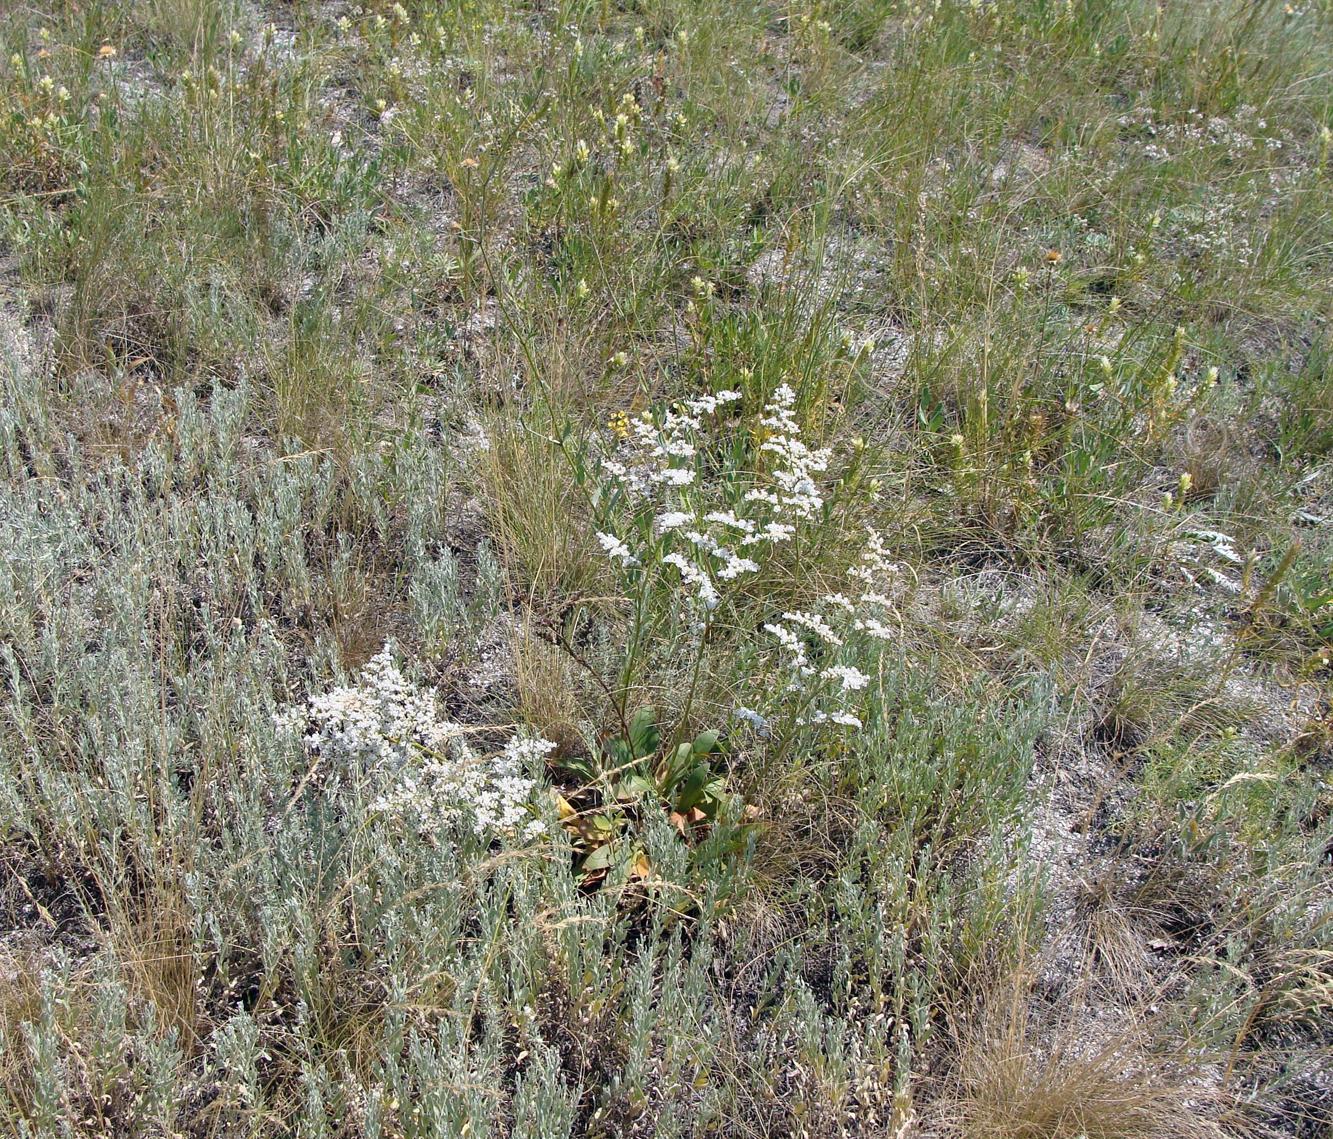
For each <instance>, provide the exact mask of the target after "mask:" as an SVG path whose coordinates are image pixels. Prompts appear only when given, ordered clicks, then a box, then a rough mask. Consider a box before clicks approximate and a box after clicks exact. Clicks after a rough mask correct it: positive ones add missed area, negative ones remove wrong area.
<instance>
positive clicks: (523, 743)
mask: <svg viewBox="0 0 1333 1139" xmlns="http://www.w3.org/2000/svg"><path fill="white" fill-rule="evenodd" d="M275 721H276V723H277V725H278V727H279V729H280V730H284V731H288V732H292V733H294V734H299V735H300V737H301V744H302V746H303V747H304V748H305V749H306V750H307V751H308V752H309V753H310V755H311V756H312V758H313V759H314V761H315V763H314V765H312V767H311V772H312V773H313V772H315V770H316V769H317V768H318V767H324V768H325V769H326V770H330V769H331V770H333V771H334V772H336V773H337V775H338V776H346V777H350V778H363V779H366V780H368V781H369V785H370V790H371V810H372V812H373V813H374V814H375V815H376V816H378V817H380V818H383V819H386V820H389V821H390V822H391V823H393V824H395V825H398V826H402V827H404V828H407V829H409V830H413V831H416V832H418V833H420V834H423V835H432V836H441V835H446V834H453V835H455V836H459V837H461V836H471V837H473V838H475V839H479V840H481V841H483V842H485V843H489V842H491V841H493V840H496V839H505V840H509V841H520V842H521V841H524V840H529V839H532V838H535V837H536V836H538V835H539V834H541V833H542V832H543V831H544V830H545V824H544V823H543V822H542V820H541V818H540V812H539V810H538V808H537V805H536V803H535V801H534V792H535V791H536V789H537V786H538V779H537V778H536V777H534V776H533V775H532V774H531V772H532V771H533V770H534V769H540V767H541V765H542V764H543V763H544V761H545V757H546V756H547V755H548V754H549V753H550V752H551V751H552V750H553V749H554V748H555V744H553V743H551V742H550V741H549V740H544V739H540V738H535V737H531V736H527V735H523V734H515V735H513V736H511V737H510V739H509V740H508V741H507V742H506V743H505V744H504V746H503V747H502V748H501V749H500V751H499V752H498V753H495V754H491V755H484V754H478V753H477V752H476V750H474V748H473V747H472V746H471V745H470V744H469V743H468V739H467V736H468V734H469V732H468V729H467V728H465V727H464V726H463V725H461V724H457V723H454V722H452V721H450V720H446V719H442V718H441V716H440V714H439V708H438V704H437V701H436V697H435V694H434V693H433V692H431V691H430V690H429V689H427V688H424V687H422V686H421V685H418V684H416V683H414V682H413V681H411V680H409V679H408V678H407V677H406V676H405V675H404V674H403V672H402V671H401V669H400V668H399V667H398V664H397V663H396V661H395V659H394V650H393V646H392V645H386V646H385V647H384V649H383V650H382V651H381V652H380V653H378V654H377V655H376V656H374V657H372V658H371V659H370V661H369V662H367V664H366V665H365V667H364V668H362V670H361V672H360V673H359V675H358V676H357V678H356V683H354V684H350V685H343V686H340V687H337V688H334V689H331V690H330V691H328V692H325V693H322V694H318V695H314V696H311V697H310V698H309V699H308V700H306V701H305V703H303V704H296V705H292V706H291V707H288V708H286V709H284V710H283V711H282V712H280V713H278V715H277V716H276V717H275Z"/></svg>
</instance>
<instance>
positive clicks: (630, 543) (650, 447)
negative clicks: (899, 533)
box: [598, 384, 895, 736]
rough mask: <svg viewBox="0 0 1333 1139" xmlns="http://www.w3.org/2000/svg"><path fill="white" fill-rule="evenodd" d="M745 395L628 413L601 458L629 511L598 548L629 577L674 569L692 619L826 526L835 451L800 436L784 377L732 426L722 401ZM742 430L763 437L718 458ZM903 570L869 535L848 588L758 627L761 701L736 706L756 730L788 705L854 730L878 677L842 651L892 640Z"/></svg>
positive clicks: (703, 621)
mask: <svg viewBox="0 0 1333 1139" xmlns="http://www.w3.org/2000/svg"><path fill="white" fill-rule="evenodd" d="M740 399H741V396H740V393H739V392H734V391H723V392H719V393H717V394H716V395H705V396H700V397H698V398H695V399H691V400H688V401H686V402H685V403H683V404H682V405H681V406H680V407H679V408H677V409H673V410H670V411H668V412H666V413H665V414H664V415H662V416H661V417H660V418H656V417H654V416H653V415H652V414H651V413H644V414H643V415H640V416H638V417H636V418H635V419H633V420H628V421H622V423H621V425H620V432H619V433H620V434H621V436H622V438H623V442H622V444H621V445H620V446H619V447H618V448H617V450H616V452H615V454H614V455H612V456H610V457H607V458H604V459H603V460H602V462H601V465H600V472H601V474H602V476H603V478H604V481H605V482H606V483H607V484H608V485H609V486H611V487H613V488H616V489H618V490H619V491H621V492H622V493H621V494H620V495H618V496H613V497H612V501H613V502H614V503H615V504H616V505H618V506H619V507H620V508H621V509H620V510H619V511H618V512H615V511H611V512H608V515H607V518H606V521H608V522H610V523H611V525H610V526H608V528H607V529H604V530H602V531H600V532H599V533H598V540H599V541H600V542H601V544H602V548H603V550H604V551H605V552H606V554H607V556H608V558H610V559H611V561H612V562H613V563H616V564H617V565H618V566H619V567H621V569H622V571H623V572H624V573H625V574H626V575H627V577H629V578H630V579H631V580H632V581H635V582H640V583H641V582H642V581H643V578H642V576H641V575H643V574H645V573H648V574H651V573H654V572H662V573H664V574H666V580H667V581H669V582H671V583H673V584H674V585H675V586H676V587H677V588H678V589H679V591H680V593H681V595H682V599H683V601H684V607H685V609H686V611H687V613H692V614H693V615H694V619H695V623H696V628H703V627H705V626H706V625H707V623H708V622H709V621H711V620H712V614H713V613H714V611H715V610H716V609H717V607H718V605H719V604H720V602H721V600H722V598H723V595H724V593H725V591H726V590H727V588H728V587H729V586H730V585H731V584H732V583H733V582H736V581H737V580H738V579H741V578H744V577H746V576H749V575H756V574H759V572H760V570H761V569H762V568H763V562H764V559H765V556H766V555H769V556H771V554H772V552H773V550H774V549H775V547H777V546H778V545H779V544H781V543H785V542H789V541H792V540H793V539H795V538H797V536H798V535H799V534H800V533H801V532H802V531H803V530H805V529H807V528H813V527H815V526H816V525H818V523H819V522H820V521H821V520H822V518H823V515H824V512H825V498H824V493H823V490H822V489H821V487H820V484H819V481H818V476H820V475H822V474H823V473H824V472H825V471H827V470H828V467H829V463H830V460H831V452H830V451H829V450H828V449H827V448H819V449H815V448H811V447H809V446H808V445H807V444H806V443H805V442H804V441H803V440H802V438H801V428H800V425H799V423H798V422H797V420H796V414H795V406H796V394H795V392H793V391H792V389H791V388H790V387H789V386H787V385H786V384H784V385H782V386H781V387H779V388H778V389H777V391H776V392H774V393H773V396H772V398H771V399H770V400H769V402H768V403H767V404H766V405H765V407H764V409H763V412H762V414H761V415H760V416H759V418H758V421H757V423H754V424H750V425H744V424H737V423H733V424H732V425H730V427H731V430H730V431H728V430H726V426H727V425H724V423H723V421H722V415H723V409H724V408H725V407H726V406H727V405H729V404H734V403H736V402H737V401H739V400H740ZM742 426H748V429H749V431H750V433H751V436H752V438H754V439H757V440H758V446H757V447H756V448H754V449H753V450H750V451H748V452H746V453H747V454H748V456H749V459H748V462H744V463H742V464H741V465H740V467H739V468H737V466H735V465H732V466H727V465H726V464H725V463H724V462H723V461H722V459H721V456H723V455H725V454H730V455H733V456H734V455H736V454H737V453H739V452H740V451H742V450H743V448H738V447H736V446H734V445H733V444H734V443H735V440H736V435H735V431H736V428H737V427H742ZM894 569H895V567H894V566H892V565H891V564H890V562H889V560H888V555H887V552H886V550H885V546H884V543H883V540H882V539H881V537H880V535H879V534H878V533H876V532H874V531H870V532H868V533H867V536H866V539H865V543H864V545H863V547H862V553H861V555H860V558H859V559H858V561H857V562H856V564H854V565H853V566H852V567H851V568H850V569H849V571H848V574H849V579H850V581H851V584H852V595H851V596H848V595H845V594H842V593H830V594H827V595H825V596H822V597H820V598H819V599H818V600H817V602H816V603H815V604H814V605H813V607H812V608H811V609H809V610H788V611H785V612H783V613H782V617H781V620H780V621H769V622H767V623H765V624H763V626H762V630H763V632H765V633H767V634H768V635H769V638H771V640H770V641H769V642H768V643H767V645H765V646H762V647H761V648H760V650H759V655H760V657H761V658H765V659H766V667H764V668H763V669H762V672H763V673H764V675H763V677H762V681H761V683H762V686H763V688H764V691H765V693H766V696H765V699H764V700H763V701H761V703H763V704H764V706H765V707H764V710H763V711H760V710H758V709H755V708H749V707H744V706H740V707H737V708H736V709H735V715H736V716H737V718H739V719H740V720H742V721H744V722H745V723H747V724H749V725H750V726H751V727H752V728H754V730H755V731H756V732H758V733H759V734H760V735H761V736H766V735H768V734H770V732H771V726H770V725H771V718H772V717H773V716H774V715H777V716H782V715H783V711H784V709H785V710H786V712H788V713H789V714H788V715H786V716H785V719H786V722H787V726H789V727H795V726H801V725H807V724H825V723H828V724H836V725H840V726H845V727H859V726H860V724H861V721H860V719H859V718H858V717H857V716H856V715H855V714H854V713H853V712H852V711H851V710H850V705H851V704H852V702H853V701H855V700H856V699H857V696H856V694H857V693H859V692H861V691H862V690H864V689H865V688H866V687H867V685H868V684H869V679H870V678H869V677H868V676H866V675H865V674H864V673H863V672H861V671H860V670H859V669H858V668H857V667H856V666H855V665H854V664H853V663H851V662H850V659H848V660H840V659H838V654H839V653H842V652H843V651H844V649H846V648H847V646H848V644H849V641H850V640H856V641H859V642H861V643H862V644H864V642H865V641H867V640H871V641H873V640H887V639H889V637H890V635H891V632H890V629H889V626H888V625H887V624H886V620H887V617H888V610H889V608H890V606H891V602H890V599H889V597H888V596H887V595H886V594H885V593H884V592H883V591H882V590H883V589H884V588H886V586H885V582H886V581H888V580H889V579H890V578H891V577H892V575H893V572H894ZM755 588H756V587H755V586H751V587H750V592H751V593H753V592H754V590H755ZM759 588H761V589H762V587H759ZM845 655H847V656H848V657H849V658H850V657H851V655H852V653H851V650H850V649H847V652H846V654H845ZM814 661H817V662H818V663H812V662H814ZM756 679H758V678H756ZM775 680H776V681H777V683H776V685H775V684H773V683H772V682H773V681H775ZM776 704H781V705H782V707H776V706H775V705H776Z"/></svg>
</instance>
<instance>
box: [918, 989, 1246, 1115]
mask: <svg viewBox="0 0 1333 1139" xmlns="http://www.w3.org/2000/svg"><path fill="white" fill-rule="evenodd" d="M1097 1013H1098V1010H1097V1009H1096V1008H1094V1007H1092V1006H1091V1005H1090V1004H1089V1003H1087V1002H1086V1001H1084V1000H1081V999H1078V1000H1075V1001H1073V1002H1072V1003H1071V1004H1069V1005H1067V1006H1066V1007H1064V1008H1055V1007H1052V1006H1050V1005H1047V1004H1046V1003H1045V1002H1044V1001H1043V1000H1042V999H1041V998H1040V997H1039V995H1038V994H1037V992H1036V991H1035V986H1034V979H1033V977H1032V975H1031V974H1030V973H1028V972H1025V971H1021V970H1020V971H1018V972H1016V973H1014V974H1013V975H1011V976H1009V977H1008V978H1006V979H1005V980H1003V981H1002V982H1000V983H999V984H998V985H996V986H995V987H994V988H993V989H992V990H991V991H990V992H989V994H988V995H987V996H986V998H985V1000H984V1003H983V1005H982V1007H981V1009H980V1011H979V1012H978V1013H977V1014H976V1018H975V1020H973V1021H972V1022H971V1023H962V1024H960V1025H959V1030H958V1034H957V1048H956V1051H955V1053H954V1055H953V1057H952V1066H951V1070H950V1072H949V1075H948V1076H947V1078H946V1080H945V1083H944V1087H943V1089H942V1093H943V1094H942V1095H941V1096H940V1098H939V1099H938V1100H937V1102H936V1105H935V1109H934V1110H935V1114H936V1116H937V1120H938V1125H939V1128H940V1130H941V1132H942V1133H943V1134H946V1135H949V1136H952V1137H956V1139H1152V1137H1162V1139H1166V1137H1167V1136H1171V1137H1173V1139H1182V1137H1191V1136H1200V1137H1202V1136H1216V1135H1219V1134H1220V1131H1219V1130H1218V1128H1217V1127H1216V1125H1215V1124H1214V1123H1213V1122H1212V1121H1211V1119H1210V1118H1209V1115H1208V1112H1207V1110H1206V1100H1207V1098H1208V1095H1209V1093H1208V1090H1207V1089H1206V1087H1205V1086H1204V1085H1203V1084H1202V1083H1201V1082H1199V1081H1197V1080H1192V1079H1191V1073H1190V1070H1189V1067H1188V1065H1185V1064H1183V1063H1180V1062H1178V1061H1176V1060H1173V1059H1172V1058H1169V1057H1163V1056H1162V1055H1161V1054H1159V1053H1158V1052H1157V1051H1155V1050H1154V1049H1153V1047H1152V1043H1151V1034H1150V1032H1149V1031H1148V1030H1147V1028H1146V1026H1144V1025H1142V1024H1139V1023H1137V1022H1136V1021H1135V1019H1134V1017H1133V1014H1132V1013H1131V1014H1129V1015H1128V1016H1124V1015H1122V1014H1121V1013H1119V1012H1117V1015H1116V1019H1115V1020H1114V1021H1112V1022H1106V1021H1104V1020H1103V1019H1101V1018H1099V1017H1098V1015H1097Z"/></svg>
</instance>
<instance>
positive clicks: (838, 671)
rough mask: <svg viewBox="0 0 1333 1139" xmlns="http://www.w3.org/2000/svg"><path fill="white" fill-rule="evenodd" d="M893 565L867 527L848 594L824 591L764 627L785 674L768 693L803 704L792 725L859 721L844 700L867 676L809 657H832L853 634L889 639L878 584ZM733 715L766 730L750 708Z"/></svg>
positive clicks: (852, 725)
mask: <svg viewBox="0 0 1333 1139" xmlns="http://www.w3.org/2000/svg"><path fill="white" fill-rule="evenodd" d="M897 569H898V567H897V566H895V565H894V564H893V563H891V562H890V561H889V557H888V551H887V550H886V549H885V547H884V540H883V538H882V537H881V536H880V534H879V533H878V532H877V531H875V530H869V531H867V533H866V541H865V545H864V547H863V548H862V551H861V555H860V557H859V558H858V560H857V562H856V563H855V564H854V565H852V566H851V567H850V568H849V569H848V571H847V575H848V577H849V578H850V579H851V580H852V581H853V582H855V583H856V585H857V586H858V587H859V588H858V590H857V592H856V594H855V596H854V597H848V596H847V595H846V594H843V593H829V594H826V595H825V596H824V597H821V598H820V599H819V600H818V602H817V603H816V605H815V606H814V610H812V611H807V610H801V609H796V610H791V611H788V612H786V613H783V615H782V620H781V621H772V622H769V623H768V624H766V625H765V626H764V631H765V632H766V633H768V634H769V635H770V636H772V637H773V638H774V640H775V641H776V642H777V656H778V662H777V671H778V672H779V673H780V674H782V675H783V676H784V677H785V683H780V684H778V685H776V686H772V687H771V688H770V692H771V693H772V695H773V696H774V697H776V698H777V700H779V701H782V700H788V699H792V698H793V697H794V698H795V699H796V700H797V702H798V704H799V705H800V706H801V707H802V709H803V711H802V712H801V713H800V714H799V715H797V717H796V723H797V724H824V723H829V724H837V725H839V726H842V727H849V728H860V727H861V726H862V725H861V720H860V718H859V717H858V716H856V715H855V714H854V713H853V712H851V711H850V710H849V705H850V704H851V702H852V701H853V700H854V699H855V694H856V693H858V692H860V691H862V690H863V689H865V688H866V687H867V686H868V685H869V683H870V677H869V676H867V675H866V674H865V673H864V672H862V671H861V670H860V669H858V668H856V667H854V666H853V665H850V664H841V663H838V664H828V665H825V666H824V667H822V668H821V667H817V666H816V665H815V664H814V663H812V657H816V658H818V659H821V660H826V659H828V658H829V657H832V656H835V655H836V654H838V653H839V652H840V651H843V650H845V649H846V648H847V646H848V645H849V642H850V641H851V640H852V639H853V638H854V637H855V635H856V634H858V633H859V634H862V635H863V636H864V637H868V638H869V639H871V640H881V641H886V640H889V639H890V638H891V636H892V631H891V630H890V628H889V627H888V625H887V624H886V623H885V621H884V618H885V617H887V615H888V610H889V609H890V607H891V605H892V602H891V599H890V598H889V597H888V596H887V595H886V594H885V593H883V592H882V591H881V587H883V585H884V583H885V582H887V581H889V580H891V579H892V577H893V575H894V574H895V573H896V572H897ZM819 705H823V706H822V707H820V706H819ZM735 715H736V716H737V718H739V719H741V720H744V721H745V722H747V723H749V724H751V725H752V726H754V727H755V729H756V730H757V731H759V733H760V734H761V735H767V734H768V732H769V731H770V730H771V729H770V727H769V721H768V719H767V718H766V717H764V716H763V715H762V714H761V713H759V712H757V711H755V710H754V709H751V708H745V707H739V708H737V709H736V710H735Z"/></svg>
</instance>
